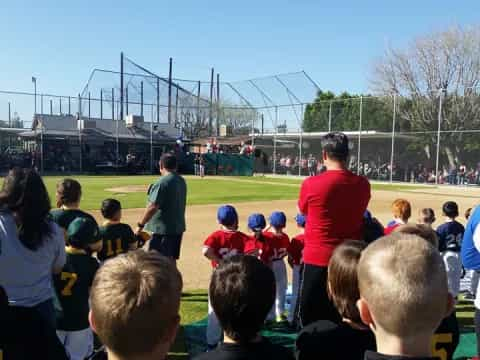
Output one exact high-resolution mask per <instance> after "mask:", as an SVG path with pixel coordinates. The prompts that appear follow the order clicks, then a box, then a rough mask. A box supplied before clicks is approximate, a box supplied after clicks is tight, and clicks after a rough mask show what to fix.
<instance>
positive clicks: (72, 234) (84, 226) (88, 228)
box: [67, 217, 102, 252]
mask: <svg viewBox="0 0 480 360" xmlns="http://www.w3.org/2000/svg"><path fill="white" fill-rule="evenodd" d="M67 243H68V244H69V245H70V246H72V247H74V248H76V249H83V250H91V251H94V252H95V251H100V250H102V240H101V239H100V237H99V231H98V226H97V224H96V223H95V221H93V220H91V219H89V218H87V217H77V218H76V219H75V220H73V221H72V222H71V223H70V225H68V228H67Z"/></svg>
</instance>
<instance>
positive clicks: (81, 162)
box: [77, 94, 83, 172]
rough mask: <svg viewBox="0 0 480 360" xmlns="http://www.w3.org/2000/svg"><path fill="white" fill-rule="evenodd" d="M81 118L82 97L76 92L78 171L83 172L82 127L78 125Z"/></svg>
mask: <svg viewBox="0 0 480 360" xmlns="http://www.w3.org/2000/svg"><path fill="white" fill-rule="evenodd" d="M81 119H82V98H81V97H80V94H78V116H77V128H78V145H79V151H80V157H79V158H80V162H79V167H80V172H83V151H82V128H81V126H80V122H79V121H80V120H81Z"/></svg>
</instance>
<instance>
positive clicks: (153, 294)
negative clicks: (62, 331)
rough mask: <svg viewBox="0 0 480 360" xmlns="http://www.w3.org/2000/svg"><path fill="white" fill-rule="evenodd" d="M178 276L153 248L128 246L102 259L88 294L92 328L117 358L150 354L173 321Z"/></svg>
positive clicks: (177, 300)
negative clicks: (125, 252)
mask: <svg viewBox="0 0 480 360" xmlns="http://www.w3.org/2000/svg"><path fill="white" fill-rule="evenodd" d="M181 291H182V277H181V275H180V273H179V271H178V270H177V268H176V267H175V265H174V263H173V262H172V261H171V260H169V259H167V258H166V257H164V256H162V255H160V254H159V253H157V252H155V251H152V252H145V251H143V250H136V251H131V252H129V253H127V254H124V255H119V256H117V257H116V258H114V259H112V260H109V261H107V262H106V263H105V264H104V265H103V266H102V267H101V268H100V269H99V271H98V272H97V274H96V276H95V279H94V281H93V284H92V289H91V293H90V304H91V305H90V306H91V312H92V319H93V324H94V328H95V332H96V333H97V335H98V336H99V338H100V340H101V341H102V343H104V344H105V346H106V347H107V348H108V349H110V350H111V351H112V352H113V353H115V354H117V355H119V356H120V357H122V358H128V357H132V356H136V355H140V354H148V353H151V352H152V351H153V350H154V349H155V348H156V347H157V346H158V345H159V344H162V343H165V342H166V341H168V335H169V330H171V329H172V328H173V326H176V324H177V323H178V320H179V315H178V312H179V306H180V296H181Z"/></svg>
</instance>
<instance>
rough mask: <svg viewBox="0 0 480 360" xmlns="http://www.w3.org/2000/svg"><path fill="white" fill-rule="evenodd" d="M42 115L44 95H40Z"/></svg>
mask: <svg viewBox="0 0 480 360" xmlns="http://www.w3.org/2000/svg"><path fill="white" fill-rule="evenodd" d="M40 113H42V114H43V94H40Z"/></svg>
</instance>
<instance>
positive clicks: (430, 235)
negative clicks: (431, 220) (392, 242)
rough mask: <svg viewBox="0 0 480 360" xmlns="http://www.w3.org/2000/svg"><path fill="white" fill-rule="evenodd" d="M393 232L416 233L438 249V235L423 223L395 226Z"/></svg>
mask: <svg viewBox="0 0 480 360" xmlns="http://www.w3.org/2000/svg"><path fill="white" fill-rule="evenodd" d="M393 232H394V233H402V234H410V235H417V236H419V237H421V238H422V239H423V240H426V241H428V242H429V243H430V244H431V245H432V246H433V247H434V248H435V249H438V236H437V233H436V232H435V230H433V229H432V228H431V227H430V226H428V225H425V224H405V225H400V226H398V227H396V228H395V229H394V230H393Z"/></svg>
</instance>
